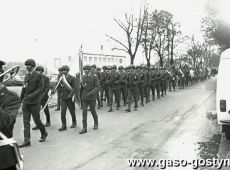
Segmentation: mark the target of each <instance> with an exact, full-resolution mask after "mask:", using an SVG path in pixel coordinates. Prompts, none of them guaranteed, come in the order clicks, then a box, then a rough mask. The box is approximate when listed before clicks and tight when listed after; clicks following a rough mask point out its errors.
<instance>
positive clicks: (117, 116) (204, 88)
mask: <svg viewBox="0 0 230 170" xmlns="http://www.w3.org/2000/svg"><path fill="white" fill-rule="evenodd" d="M215 89H216V78H211V79H209V80H206V81H205V82H202V83H198V84H196V85H195V86H190V87H186V88H185V89H183V90H179V89H176V91H175V92H168V94H167V95H166V96H165V97H162V98H161V99H160V100H156V101H154V102H150V103H148V104H146V105H145V106H144V107H141V106H139V108H138V111H133V112H130V113H126V112H124V110H125V109H126V108H124V107H122V108H121V109H120V110H118V111H117V110H115V109H114V110H115V111H114V112H107V110H108V108H107V107H104V108H102V109H100V110H97V112H98V116H99V129H98V130H96V131H95V130H93V129H92V127H93V121H92V117H91V116H90V115H89V116H88V119H89V120H88V122H89V123H88V133H87V134H84V135H79V134H78V132H79V130H80V128H81V127H82V124H81V110H79V109H77V111H76V114H77V119H78V127H77V128H75V129H70V128H68V129H67V131H64V132H59V131H58V128H59V127H60V126H61V120H60V112H55V111H54V108H53V109H51V123H52V126H51V127H48V128H47V131H48V133H49V136H48V138H47V141H46V142H45V143H39V142H38V139H39V137H40V133H39V131H31V134H32V145H31V146H30V147H27V148H22V149H21V153H22V154H23V156H24V160H25V162H24V164H25V168H24V169H25V170H32V169H33V170H107V169H110V170H126V169H148V168H140V167H138V168H134V167H133V168H131V167H129V165H128V163H127V159H132V158H133V159H157V160H160V159H171V160H173V159H174V160H175V159H180V160H191V159H208V158H210V159H211V158H220V157H222V158H226V157H227V155H228V154H227V153H228V152H227V151H226V150H227V148H226V146H228V145H229V142H228V141H227V140H226V139H225V136H224V135H223V134H222V133H221V130H220V126H219V125H217V121H216V115H215V112H214V111H215ZM89 114H90V113H89ZM41 117H42V120H44V115H41ZM31 122H32V121H31ZM67 124H68V126H70V125H71V117H70V114H69V113H67ZM32 126H33V122H32ZM14 136H15V139H16V140H17V141H18V143H21V142H22V141H23V124H22V117H21V116H19V117H18V118H17V122H16V125H15V131H14ZM224 148H225V149H224ZM226 152H227V153H226ZM152 169H154V168H152ZM156 169H159V167H158V168H156ZM169 169H173V168H169ZM176 169H180V168H176ZM183 169H192V167H191V166H188V167H185V168H183ZM209 169H210V168H209ZM214 169H215V168H214Z"/></svg>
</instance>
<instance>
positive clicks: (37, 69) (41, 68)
mask: <svg viewBox="0 0 230 170" xmlns="http://www.w3.org/2000/svg"><path fill="white" fill-rule="evenodd" d="M35 70H36V71H41V72H44V71H45V70H44V67H42V66H37V67H36V69H35Z"/></svg>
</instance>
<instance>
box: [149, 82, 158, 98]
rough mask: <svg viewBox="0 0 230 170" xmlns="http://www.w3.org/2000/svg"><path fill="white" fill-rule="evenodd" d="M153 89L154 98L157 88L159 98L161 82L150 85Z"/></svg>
mask: <svg viewBox="0 0 230 170" xmlns="http://www.w3.org/2000/svg"><path fill="white" fill-rule="evenodd" d="M150 88H151V90H152V100H155V89H156V91H157V98H158V99H159V98H160V84H159V83H153V84H151V86H150Z"/></svg>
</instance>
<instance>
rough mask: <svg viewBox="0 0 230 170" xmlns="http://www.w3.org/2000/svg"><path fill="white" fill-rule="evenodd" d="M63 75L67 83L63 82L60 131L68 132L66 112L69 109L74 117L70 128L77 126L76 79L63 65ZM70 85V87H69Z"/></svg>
mask: <svg viewBox="0 0 230 170" xmlns="http://www.w3.org/2000/svg"><path fill="white" fill-rule="evenodd" d="M61 71H62V74H64V76H65V79H66V83H65V82H62V84H63V86H62V87H61V121H62V127H61V128H60V129H59V131H63V130H66V111H67V108H68V109H69V111H70V115H71V117H72V125H71V126H70V128H75V127H76V126H77V120H76V114H75V103H74V100H73V96H74V93H75V92H76V79H75V77H74V76H71V75H70V74H69V67H68V66H67V65H63V66H62V67H61ZM63 81H64V80H63ZM68 85H69V86H68Z"/></svg>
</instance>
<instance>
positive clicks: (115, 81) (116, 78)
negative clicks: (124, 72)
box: [108, 66, 121, 112]
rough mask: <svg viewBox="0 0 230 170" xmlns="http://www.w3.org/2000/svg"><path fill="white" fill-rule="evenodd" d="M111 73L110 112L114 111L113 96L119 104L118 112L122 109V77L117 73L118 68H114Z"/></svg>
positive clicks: (109, 80)
mask: <svg viewBox="0 0 230 170" xmlns="http://www.w3.org/2000/svg"><path fill="white" fill-rule="evenodd" d="M112 69H114V70H112V71H111V73H110V74H109V78H108V84H109V112H111V111H113V109H112V105H113V94H114V96H115V101H116V103H117V106H116V108H117V110H118V109H119V108H120V107H121V106H120V98H121V97H120V91H119V90H120V86H119V85H120V83H121V76H120V74H119V73H118V72H117V71H115V70H116V69H117V68H116V66H113V67H112Z"/></svg>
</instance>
